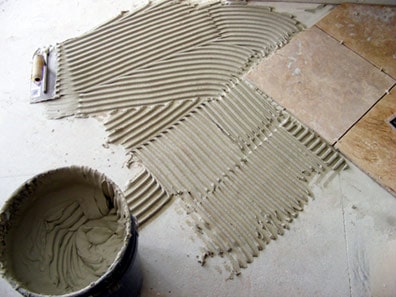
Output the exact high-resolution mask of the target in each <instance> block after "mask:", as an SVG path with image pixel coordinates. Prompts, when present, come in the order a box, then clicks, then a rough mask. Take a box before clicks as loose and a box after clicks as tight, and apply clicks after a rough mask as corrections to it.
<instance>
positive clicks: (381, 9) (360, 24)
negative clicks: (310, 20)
mask: <svg viewBox="0 0 396 297" xmlns="http://www.w3.org/2000/svg"><path fill="white" fill-rule="evenodd" d="M316 25H317V26H318V27H320V28H321V29H322V30H324V31H325V32H326V33H328V34H330V35H331V36H333V37H334V38H336V39H337V40H339V41H343V42H344V44H345V45H346V46H347V47H349V48H350V49H352V50H353V51H355V52H356V53H358V54H359V55H361V56H362V57H364V58H365V59H367V60H368V61H370V62H371V63H373V64H374V65H376V66H377V67H378V68H382V69H383V70H384V71H385V72H386V73H388V74H389V75H390V76H392V77H393V78H395V79H396V7H391V6H380V5H358V4H343V5H340V6H338V7H337V8H336V9H334V10H333V11H332V12H331V13H330V14H328V15H327V16H326V17H325V18H324V19H322V20H321V21H320V22H319V23H318V24H316Z"/></svg>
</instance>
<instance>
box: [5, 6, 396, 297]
mask: <svg viewBox="0 0 396 297" xmlns="http://www.w3.org/2000/svg"><path fill="white" fill-rule="evenodd" d="M138 3H139V1H117V2H114V3H112V2H108V1H93V0H87V1H78V0H74V1H67V2H65V1H60V0H56V1H41V2H40V5H39V4H38V3H33V2H32V1H26V0H14V1H7V0H3V1H0V33H1V34H0V39H1V40H0V53H1V54H2V56H3V58H2V71H1V73H0V76H1V79H0V135H1V136H0V154H1V159H0V205H2V204H3V203H4V201H5V200H6V199H7V198H8V197H9V196H10V194H11V193H12V192H13V191H14V190H15V189H16V188H17V187H18V186H19V185H20V184H21V183H22V182H24V181H25V180H26V179H28V178H30V177H32V176H33V175H35V174H38V173H40V172H42V171H45V170H48V169H51V168H55V167H62V166H69V165H72V164H75V165H87V166H91V167H94V168H96V169H98V170H99V171H102V172H104V173H105V174H107V175H108V176H109V177H110V178H112V179H113V180H114V181H115V182H116V183H117V184H118V185H120V186H121V187H122V186H123V185H124V184H125V183H126V182H127V181H128V180H129V179H130V178H132V177H133V176H134V174H135V173H136V170H131V169H128V168H127V167H126V166H124V163H125V161H126V160H127V158H126V156H125V153H124V151H123V149H122V148H121V147H119V146H113V145H110V147H108V148H106V147H104V146H103V144H104V143H105V142H106V134H105V131H104V129H103V127H102V126H101V124H100V123H99V122H98V121H97V120H95V119H91V118H90V119H75V118H67V119H63V120H48V119H46V117H45V114H44V106H43V104H36V105H31V104H29V85H30V81H29V76H30V67H31V64H30V63H31V57H32V54H33V52H34V51H35V49H36V48H37V47H39V46H43V45H49V44H55V43H56V42H60V41H63V40H65V39H67V38H71V37H74V36H78V35H80V34H82V33H84V32H85V31H87V30H89V29H90V28H92V27H95V26H97V25H98V24H100V23H101V22H103V21H105V20H107V19H109V18H110V17H112V16H114V15H116V14H117V13H118V12H119V11H121V10H128V9H132V8H133V7H134V6H136V5H137V4H138ZM304 5H305V4H296V5H293V4H287V5H285V4H279V9H283V10H286V11H289V12H292V13H293V12H294V13H296V15H297V17H299V18H300V19H301V20H302V21H303V22H306V23H308V25H312V24H313V23H314V22H316V20H317V19H318V17H320V15H321V14H323V13H325V12H326V11H325V10H323V11H321V12H319V13H317V14H314V15H313V14H309V13H306V12H304V9H305V8H307V7H308V6H307V5H306V6H304ZM309 7H316V5H311V4H310V6H309ZM314 193H315V196H316V199H315V200H313V201H312V202H311V203H310V204H309V205H308V206H307V207H306V209H305V211H304V212H302V213H301V214H300V216H299V218H298V219H296V220H295V222H294V223H293V224H292V225H291V230H290V231H288V232H286V234H285V235H284V236H283V237H281V238H279V239H278V240H277V241H273V242H271V243H270V244H269V246H268V247H267V248H266V250H264V251H263V252H262V253H261V254H260V256H259V257H258V258H257V259H255V261H254V262H253V263H252V264H251V265H250V266H249V267H248V268H247V269H244V270H243V271H242V274H241V275H240V276H239V277H237V278H236V279H234V280H226V279H227V278H228V276H229V272H228V271H227V269H226V268H225V265H224V261H223V260H222V259H209V260H208V262H207V264H206V265H205V266H204V267H201V266H200V265H199V264H198V262H197V258H196V256H198V255H200V247H201V246H202V245H203V243H202V242H200V241H199V240H198V239H197V237H196V236H195V235H194V233H193V232H192V230H190V228H189V226H188V225H187V224H185V221H186V216H185V215H184V214H183V212H182V210H181V209H182V208H181V206H180V205H179V204H178V202H176V203H173V204H172V205H171V206H170V207H168V208H167V209H166V210H165V211H164V212H163V213H162V214H161V215H160V216H159V217H158V218H156V219H155V220H154V221H152V222H151V223H150V224H148V225H147V226H146V227H145V228H144V229H143V230H141V232H140V238H139V239H140V242H139V249H140V251H139V253H140V256H141V258H142V262H143V271H144V277H145V281H144V287H143V292H142V296H395V295H396V278H395V275H396V199H395V197H394V196H392V195H391V194H389V193H388V192H387V191H385V190H384V189H382V188H381V187H380V186H379V185H378V184H377V183H375V182H374V181H372V180H371V178H369V177H368V176H367V175H366V174H365V173H363V172H362V171H360V170H359V169H358V168H357V167H355V166H354V165H352V164H350V169H349V170H346V171H344V172H342V173H341V174H340V175H338V176H336V177H335V178H334V179H333V180H332V182H331V183H330V184H328V185H327V187H325V188H319V187H318V188H315V189H314ZM0 296H4V297H12V296H19V295H18V294H17V293H16V292H14V291H13V290H12V289H11V288H10V286H9V285H8V284H7V283H6V282H5V281H4V280H2V279H0Z"/></svg>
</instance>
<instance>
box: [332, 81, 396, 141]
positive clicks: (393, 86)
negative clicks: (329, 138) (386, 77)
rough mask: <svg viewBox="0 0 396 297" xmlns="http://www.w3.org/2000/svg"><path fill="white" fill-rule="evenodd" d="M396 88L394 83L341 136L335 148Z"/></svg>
mask: <svg viewBox="0 0 396 297" xmlns="http://www.w3.org/2000/svg"><path fill="white" fill-rule="evenodd" d="M395 87H396V83H394V84H393V85H392V86H391V87H390V88H389V89H388V90H386V91H385V93H384V94H383V95H382V96H381V97H380V98H379V99H378V100H377V101H375V102H374V104H373V105H371V107H370V108H369V109H367V110H366V112H365V113H363V114H362V115H361V116H360V117H359V118H358V119H357V120H356V121H355V122H354V123H353V124H352V125H351V126H350V127H349V128H348V129H347V130H345V132H344V133H342V134H341V136H340V137H339V138H338V139H337V140H336V141H335V142H334V144H333V146H334V147H335V146H336V145H337V143H338V142H339V141H340V140H341V139H342V138H343V137H344V136H345V135H346V134H347V133H348V132H349V131H350V130H351V129H352V128H353V127H354V126H355V125H356V124H357V123H358V122H359V121H360V120H361V119H362V118H363V117H365V116H366V114H368V113H369V112H370V111H371V110H372V109H373V108H374V107H375V106H376V105H377V104H378V102H380V101H381V100H382V99H383V98H384V97H385V96H386V95H388V94H389V93H390V92H391V91H392V90H393V89H394V88H395Z"/></svg>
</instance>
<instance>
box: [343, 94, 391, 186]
mask: <svg viewBox="0 0 396 297" xmlns="http://www.w3.org/2000/svg"><path fill="white" fill-rule="evenodd" d="M394 117H396V90H395V89H393V90H392V91H391V92H390V93H389V94H388V95H386V96H385V97H384V98H382V99H381V100H380V101H379V102H378V103H377V104H376V105H375V106H374V107H373V108H372V109H371V110H370V111H369V112H368V113H367V114H366V115H365V116H364V117H363V118H362V119H361V120H360V121H359V122H357V123H356V125H354V126H353V127H352V129H351V130H350V131H348V133H347V134H345V136H344V137H342V138H341V140H340V141H339V142H338V143H337V144H336V147H337V148H338V149H340V150H341V152H343V153H344V154H345V155H346V156H347V157H348V158H350V159H351V161H353V162H354V163H355V164H356V165H357V166H359V167H360V168H362V169H363V170H364V171H366V172H367V173H368V174H369V175H370V176H372V177H373V178H374V179H375V180H376V181H377V182H378V183H380V184H381V185H383V186H384V187H386V188H387V189H389V190H391V191H393V193H394V194H396V129H395V128H393V127H392V126H391V125H390V123H389V121H390V120H391V119H392V118H394Z"/></svg>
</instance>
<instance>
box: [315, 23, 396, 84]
mask: <svg viewBox="0 0 396 297" xmlns="http://www.w3.org/2000/svg"><path fill="white" fill-rule="evenodd" d="M315 27H316V28H318V29H319V30H320V31H322V32H323V33H325V34H326V35H327V36H329V37H331V38H332V39H334V40H335V41H337V42H338V43H339V44H341V45H343V46H344V47H346V48H347V49H348V50H350V51H351V52H353V53H355V54H356V55H358V56H359V57H360V58H362V59H363V60H365V61H366V62H368V63H369V64H371V65H373V66H374V67H375V68H376V69H378V70H379V71H380V72H382V73H383V74H385V75H387V76H389V77H390V78H391V79H392V80H393V81H395V80H396V78H394V77H393V76H392V75H390V74H389V73H387V72H385V71H384V69H383V68H381V67H378V66H377V65H375V64H374V63H373V62H371V61H370V60H368V59H367V58H366V57H363V56H362V55H361V54H359V53H358V52H357V51H354V50H353V49H351V48H350V47H349V46H347V45H345V43H344V41H343V40H338V39H337V38H335V37H334V36H333V35H331V34H330V33H328V32H326V31H325V30H323V29H322V28H321V27H319V26H318V25H317V24H315Z"/></svg>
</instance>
